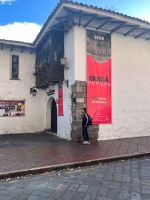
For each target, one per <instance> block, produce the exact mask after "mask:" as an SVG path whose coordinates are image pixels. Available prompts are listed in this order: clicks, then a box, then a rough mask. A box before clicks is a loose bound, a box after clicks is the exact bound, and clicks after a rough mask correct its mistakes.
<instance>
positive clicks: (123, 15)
mask: <svg viewBox="0 0 150 200" xmlns="http://www.w3.org/2000/svg"><path fill="white" fill-rule="evenodd" d="M63 3H65V4H67V3H68V4H72V5H78V6H81V7H84V8H91V9H96V10H98V11H103V12H105V13H108V14H114V15H118V16H120V17H125V18H126V19H128V20H129V19H130V20H134V21H136V22H137V23H143V24H144V25H148V26H150V22H148V21H145V20H142V19H139V18H135V17H131V16H128V15H125V14H122V13H120V12H115V11H112V10H107V9H104V8H99V7H97V6H94V5H88V4H84V3H79V2H75V1H72V0H68V1H67V0H66V1H65V0H64V2H63V1H62V2H59V3H58V4H57V6H56V7H55V9H54V10H53V12H52V13H51V14H50V16H49V17H48V18H47V20H46V22H45V24H44V26H43V28H42V29H41V31H40V32H39V34H38V36H37V37H36V39H35V40H34V43H36V42H37V41H38V39H39V38H40V36H41V34H42V32H43V31H44V29H45V28H46V26H47V25H48V23H49V21H50V20H51V19H52V17H53V16H54V14H55V13H56V11H57V10H58V9H59V8H60V6H61V5H62V4H63Z"/></svg>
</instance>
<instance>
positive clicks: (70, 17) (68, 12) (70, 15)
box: [64, 7, 74, 25]
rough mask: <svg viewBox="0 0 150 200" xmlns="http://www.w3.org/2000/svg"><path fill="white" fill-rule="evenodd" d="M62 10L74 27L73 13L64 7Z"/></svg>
mask: <svg viewBox="0 0 150 200" xmlns="http://www.w3.org/2000/svg"><path fill="white" fill-rule="evenodd" d="M64 10H65V12H66V14H67V15H68V18H69V20H70V21H71V23H72V24H73V25H74V12H72V11H70V9H68V8H66V7H64ZM71 13H72V14H71ZM72 16H73V17H72Z"/></svg>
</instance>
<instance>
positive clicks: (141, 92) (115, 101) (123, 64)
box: [100, 34, 150, 139]
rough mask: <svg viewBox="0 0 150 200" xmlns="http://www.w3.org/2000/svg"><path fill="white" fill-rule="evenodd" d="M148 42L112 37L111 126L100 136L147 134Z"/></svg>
mask: <svg viewBox="0 0 150 200" xmlns="http://www.w3.org/2000/svg"><path fill="white" fill-rule="evenodd" d="M149 97H150V42H149V41H146V40H144V39H134V38H133V37H123V36H122V35H119V34H114V35H113V36H112V114H113V115H112V116H113V124H112V125H101V126H100V139H110V138H113V139H114V138H124V137H136V136H147V135H150V124H149V119H150V106H149V102H150V101H149Z"/></svg>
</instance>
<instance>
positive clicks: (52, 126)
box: [46, 97, 57, 133]
mask: <svg viewBox="0 0 150 200" xmlns="http://www.w3.org/2000/svg"><path fill="white" fill-rule="evenodd" d="M46 130H47V131H49V132H52V133H57V105H56V101H55V99H54V98H53V97H51V98H49V100H48V102H47V106H46Z"/></svg>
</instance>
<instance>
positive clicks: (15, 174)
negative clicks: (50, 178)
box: [0, 152, 150, 180]
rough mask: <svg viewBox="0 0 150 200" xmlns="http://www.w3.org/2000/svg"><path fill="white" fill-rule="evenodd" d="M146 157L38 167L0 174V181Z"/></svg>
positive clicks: (104, 159)
mask: <svg viewBox="0 0 150 200" xmlns="http://www.w3.org/2000/svg"><path fill="white" fill-rule="evenodd" d="M144 156H150V152H145V153H138V154H131V155H124V156H116V157H109V158H101V159H94V160H86V161H80V162H73V163H66V164H58V165H51V166H45V167H38V168H32V169H27V170H18V171H11V172H8V173H0V180H3V179H9V178H16V177H21V176H27V175H35V174H42V173H46V172H52V171H59V170H63V169H67V168H77V167H85V166H90V165H95V164H100V163H108V162H113V161H119V160H127V159H132V158H141V157H144Z"/></svg>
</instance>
